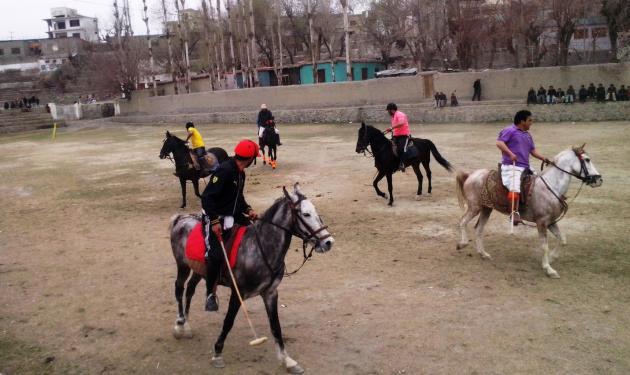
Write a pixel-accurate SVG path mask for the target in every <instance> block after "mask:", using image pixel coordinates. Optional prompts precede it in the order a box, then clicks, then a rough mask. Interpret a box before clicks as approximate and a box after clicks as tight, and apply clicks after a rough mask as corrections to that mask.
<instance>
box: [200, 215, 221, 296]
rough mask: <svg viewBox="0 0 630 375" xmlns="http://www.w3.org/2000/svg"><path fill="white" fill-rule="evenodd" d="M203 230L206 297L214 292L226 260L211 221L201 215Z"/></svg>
mask: <svg viewBox="0 0 630 375" xmlns="http://www.w3.org/2000/svg"><path fill="white" fill-rule="evenodd" d="M201 230H202V234H203V238H204V242H205V244H206V254H205V260H206V291H207V293H206V295H209V294H210V293H212V292H213V290H214V285H215V284H216V283H217V279H218V277H219V271H220V270H221V264H222V262H224V261H225V260H224V257H223V250H222V249H221V243H220V242H219V239H218V238H217V236H216V234H214V232H213V231H212V224H210V219H209V218H208V216H206V215H201Z"/></svg>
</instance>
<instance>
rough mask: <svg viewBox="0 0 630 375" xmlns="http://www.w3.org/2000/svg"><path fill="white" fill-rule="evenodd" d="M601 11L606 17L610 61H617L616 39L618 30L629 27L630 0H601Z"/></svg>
mask: <svg viewBox="0 0 630 375" xmlns="http://www.w3.org/2000/svg"><path fill="white" fill-rule="evenodd" d="M601 13H602V14H603V15H604V17H606V24H607V25H608V37H609V38H610V52H611V55H612V56H611V58H612V61H618V59H617V49H618V47H617V46H618V43H617V40H618V38H619V32H620V31H622V30H624V29H628V28H630V1H628V0H602V8H601Z"/></svg>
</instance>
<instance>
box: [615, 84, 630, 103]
mask: <svg viewBox="0 0 630 375" xmlns="http://www.w3.org/2000/svg"><path fill="white" fill-rule="evenodd" d="M617 100H618V101H623V102H625V101H627V100H628V89H626V86H625V85H621V87H619V91H617Z"/></svg>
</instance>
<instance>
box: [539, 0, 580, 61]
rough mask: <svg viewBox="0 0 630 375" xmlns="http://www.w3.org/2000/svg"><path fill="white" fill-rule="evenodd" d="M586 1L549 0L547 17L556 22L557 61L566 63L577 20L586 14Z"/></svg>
mask: <svg viewBox="0 0 630 375" xmlns="http://www.w3.org/2000/svg"><path fill="white" fill-rule="evenodd" d="M587 3H590V0H574V1H570V2H569V1H565V0H550V4H549V5H550V12H549V18H550V19H551V20H553V21H554V22H555V24H556V41H557V43H558V55H557V63H558V64H560V65H563V66H566V65H567V64H568V59H569V45H570V43H571V38H573V34H574V33H575V29H576V25H577V21H578V19H580V18H583V17H584V16H585V15H586V9H587Z"/></svg>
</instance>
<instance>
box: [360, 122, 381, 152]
mask: <svg viewBox="0 0 630 375" xmlns="http://www.w3.org/2000/svg"><path fill="white" fill-rule="evenodd" d="M364 129H365V131H364V132H363V137H361V141H363V142H362V144H361V148H362V149H363V155H365V153H366V152H367V153H368V154H370V156H371V157H375V156H374V154H375V153H378V152H380V151H381V150H382V149H383V148H385V147H386V146H387V143H385V144H383V146H381V147H380V148H379V149H378V150H376V151H374V150H370V149H369V148H368V147H370V139H369V138H368V128H367V126H366V127H365V128H364ZM383 134H387V132H383Z"/></svg>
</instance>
